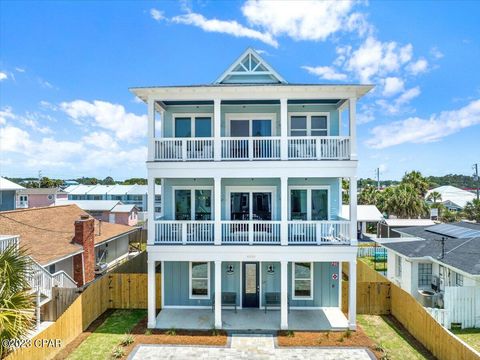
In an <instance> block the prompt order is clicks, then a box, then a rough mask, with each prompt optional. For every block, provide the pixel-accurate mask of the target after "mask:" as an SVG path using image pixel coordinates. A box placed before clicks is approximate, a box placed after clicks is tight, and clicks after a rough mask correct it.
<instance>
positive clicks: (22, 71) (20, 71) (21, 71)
mask: <svg viewBox="0 0 480 360" xmlns="http://www.w3.org/2000/svg"><path fill="white" fill-rule="evenodd" d="M15 70H17V72H19V73H24V72H25V69H24V68H21V67H16V68H15Z"/></svg>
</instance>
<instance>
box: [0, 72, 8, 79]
mask: <svg viewBox="0 0 480 360" xmlns="http://www.w3.org/2000/svg"><path fill="white" fill-rule="evenodd" d="M7 79H8V75H7V73H6V72H3V71H0V81H3V80H7Z"/></svg>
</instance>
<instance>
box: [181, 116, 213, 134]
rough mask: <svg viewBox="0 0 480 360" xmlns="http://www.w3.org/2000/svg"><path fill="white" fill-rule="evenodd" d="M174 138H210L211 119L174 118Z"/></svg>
mask: <svg viewBox="0 0 480 360" xmlns="http://www.w3.org/2000/svg"><path fill="white" fill-rule="evenodd" d="M174 124H175V137H176V138H189V137H211V136H212V117H211V116H209V115H198V116H197V115H182V116H180V115H179V116H174Z"/></svg>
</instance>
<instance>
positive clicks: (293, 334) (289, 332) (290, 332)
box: [287, 330, 295, 337]
mask: <svg viewBox="0 0 480 360" xmlns="http://www.w3.org/2000/svg"><path fill="white" fill-rule="evenodd" d="M294 336H295V333H294V332H293V331H292V330H288V331H287V337H294Z"/></svg>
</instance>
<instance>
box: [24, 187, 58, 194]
mask: <svg viewBox="0 0 480 360" xmlns="http://www.w3.org/2000/svg"><path fill="white" fill-rule="evenodd" d="M18 193H19V194H22V195H50V194H65V195H66V194H67V193H66V192H65V191H63V190H61V189H60V188H28V189H23V190H20V191H19V192H18Z"/></svg>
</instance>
